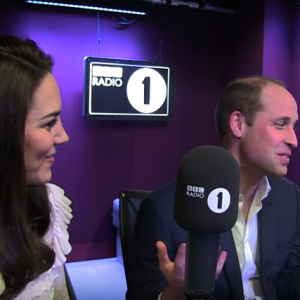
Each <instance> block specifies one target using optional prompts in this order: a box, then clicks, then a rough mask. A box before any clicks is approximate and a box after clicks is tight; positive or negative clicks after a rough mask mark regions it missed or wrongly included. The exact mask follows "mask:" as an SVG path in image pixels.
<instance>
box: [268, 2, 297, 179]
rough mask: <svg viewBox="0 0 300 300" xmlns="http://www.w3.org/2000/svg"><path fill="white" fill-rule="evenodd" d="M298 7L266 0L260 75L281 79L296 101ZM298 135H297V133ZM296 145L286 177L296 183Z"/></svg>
mask: <svg viewBox="0 0 300 300" xmlns="http://www.w3.org/2000/svg"><path fill="white" fill-rule="evenodd" d="M299 17H300V8H299V6H298V5H296V4H290V3H285V2H284V1H278V0H277V1H276V0H266V1H265V14H264V47H263V51H264V60H263V74H264V75H266V76H271V77H275V78H278V79H280V80H282V81H283V82H284V83H285V84H286V86H287V88H288V90H289V91H290V92H291V93H292V95H293V96H294V97H295V99H296V101H297V103H298V105H299V103H300V100H299V99H300V88H299V79H300V72H299V64H300V59H299V50H300V38H299V34H300V22H299ZM297 136H298V138H299V134H297ZM299 162H300V148H299V147H298V148H296V149H295V150H294V151H293V156H292V158H291V162H290V165H289V170H288V174H287V177H288V178H289V179H291V180H293V181H295V182H296V183H297V184H298V185H300V178H299Z"/></svg>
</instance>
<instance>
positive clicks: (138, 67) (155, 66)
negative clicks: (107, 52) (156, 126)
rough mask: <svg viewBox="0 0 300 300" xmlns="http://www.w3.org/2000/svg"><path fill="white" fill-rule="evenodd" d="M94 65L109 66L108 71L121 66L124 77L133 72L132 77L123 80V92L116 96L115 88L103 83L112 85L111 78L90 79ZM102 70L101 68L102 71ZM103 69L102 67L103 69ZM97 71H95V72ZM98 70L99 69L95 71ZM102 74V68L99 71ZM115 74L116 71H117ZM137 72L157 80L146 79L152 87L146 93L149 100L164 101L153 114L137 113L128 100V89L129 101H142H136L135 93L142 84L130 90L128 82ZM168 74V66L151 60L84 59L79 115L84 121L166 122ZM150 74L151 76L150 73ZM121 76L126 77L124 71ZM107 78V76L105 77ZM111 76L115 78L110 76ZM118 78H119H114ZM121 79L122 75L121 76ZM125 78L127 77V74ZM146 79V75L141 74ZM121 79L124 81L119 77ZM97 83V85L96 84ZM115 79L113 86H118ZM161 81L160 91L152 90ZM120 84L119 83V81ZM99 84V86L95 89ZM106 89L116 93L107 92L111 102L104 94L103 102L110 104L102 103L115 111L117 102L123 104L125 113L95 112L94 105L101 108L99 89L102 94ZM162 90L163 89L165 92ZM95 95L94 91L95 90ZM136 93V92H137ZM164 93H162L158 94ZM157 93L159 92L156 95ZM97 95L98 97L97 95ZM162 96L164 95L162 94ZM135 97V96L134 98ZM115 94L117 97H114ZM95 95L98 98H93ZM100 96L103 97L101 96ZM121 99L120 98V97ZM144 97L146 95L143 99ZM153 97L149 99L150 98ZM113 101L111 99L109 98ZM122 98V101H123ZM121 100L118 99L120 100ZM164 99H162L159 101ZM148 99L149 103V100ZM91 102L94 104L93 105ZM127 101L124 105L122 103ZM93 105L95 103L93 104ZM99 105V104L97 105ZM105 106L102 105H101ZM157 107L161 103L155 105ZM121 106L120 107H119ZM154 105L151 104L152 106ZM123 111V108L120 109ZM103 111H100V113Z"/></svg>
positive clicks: (168, 93)
mask: <svg viewBox="0 0 300 300" xmlns="http://www.w3.org/2000/svg"><path fill="white" fill-rule="evenodd" d="M95 66H100V67H108V68H107V69H108V71H109V69H110V68H114V69H116V67H120V68H121V69H122V70H123V68H127V69H126V74H127V73H129V74H131V73H130V72H132V74H131V75H130V77H129V78H125V81H124V82H122V84H124V87H122V93H120V94H118V93H119V91H118V87H111V86H108V87H107V86H105V82H106V84H107V83H109V84H111V85H112V84H114V83H115V82H114V81H112V79H114V78H111V79H110V78H107V80H106V81H105V80H104V79H106V78H104V77H100V76H99V77H97V78H98V81H97V79H95V76H94V77H93V72H94V73H95V71H93V70H95V68H94V67H95ZM102 69H103V68H102ZM104 69H105V68H104ZM96 70H97V69H96ZM98 70H99V68H98ZM100 71H101V68H100ZM117 71H118V70H117ZM137 71H139V73H145V72H146V73H147V72H148V74H150V73H151V74H150V76H152V75H153V73H154V76H155V78H154V79H157V80H153V79H152V77H148V76H147V77H145V78H148V79H149V78H150V79H149V81H148V83H149V84H148V85H149V86H151V84H152V86H151V94H150V87H149V88H148V93H149V94H150V95H149V97H148V98H150V100H151V99H155V101H156V102H157V101H158V100H157V98H161V101H163V102H162V103H163V104H161V106H159V109H157V110H156V111H150V112H145V111H143V112H142V111H141V110H137V108H136V107H137V106H135V107H134V106H133V104H134V102H132V100H129V90H131V91H132V92H131V96H130V97H131V99H134V101H135V98H138V100H137V101H138V102H141V100H140V99H139V96H137V95H140V94H141V93H140V94H138V93H139V91H141V84H140V83H138V86H137V89H135V86H133V88H131V89H129V87H128V86H129V81H130V79H131V78H133V76H132V75H133V73H135V77H137V75H136V74H137ZM170 71H171V68H170V66H169V65H167V64H164V63H161V62H151V61H138V60H127V59H114V58H101V57H92V56H86V57H85V58H84V84H83V101H82V103H83V105H82V115H83V117H84V118H85V119H87V120H148V121H152V120H164V121H167V120H168V119H169V118H170ZM149 72H150V73H149ZM160 73H161V74H160ZM123 74H125V72H123ZM104 76H106V75H104ZM112 76H114V75H112ZM116 76H117V77H118V76H119V75H116ZM120 76H122V75H120ZM126 76H127V75H126ZM143 76H145V75H143ZM121 79H123V78H122V77H121ZM95 80H96V82H95ZM117 80H118V78H116V84H117ZM162 80H163V81H164V84H165V85H164V84H163V89H157V88H155V87H156V86H157V87H158V86H159V87H162ZM119 82H120V80H119ZM131 82H134V81H133V79H132V80H131ZM153 82H154V83H155V84H156V86H153V84H154V83H153ZM98 85H99V86H98ZM125 85H126V92H124V89H125ZM130 85H132V83H130ZM109 88H111V89H112V88H114V89H115V91H116V93H112V91H110V93H112V94H110V95H111V96H110V99H106V98H107V97H106V96H105V93H103V101H110V102H112V104H110V103H108V104H105V105H106V106H107V105H108V106H113V108H115V107H116V109H118V105H119V104H120V103H119V102H121V101H123V106H124V105H125V107H126V109H125V110H126V111H105V110H104V109H103V110H102V109H95V106H96V105H98V106H101V105H102V104H101V102H99V101H102V100H99V98H100V96H99V93H101V89H102V91H103V89H109ZM164 89H165V90H164ZM95 90H96V92H93V91H95ZM136 90H137V92H136ZM161 90H163V91H161ZM157 91H158V92H157ZM96 93H97V95H96ZM145 93H146V92H145V87H143V92H142V94H143V95H145ZM154 93H156V95H155V97H154V96H152V95H154ZM157 93H160V94H158V96H159V95H161V97H157ZM164 93H165V94H164ZM136 94H137V95H136ZM114 95H116V96H114ZM96 96H97V97H96ZM101 97H102V95H101ZM120 97H121V98H120ZM143 97H144V98H145V96H143ZM151 97H152V98H151ZM111 98H112V99H111ZM123 98H124V99H123ZM144 98H143V101H145V99H144ZM120 99H121V100H120ZM162 99H164V100H162ZM150 100H148V101H150ZM93 101H94V102H93ZM95 101H98V103H96V102H95ZM114 101H115V102H116V103H117V105H114ZM125 102H126V103H125ZM95 103H96V104H95ZM99 103H100V104H99ZM103 103H104V102H103ZM150 103H153V101H152V102H149V103H146V104H148V107H149V105H150ZM158 105H160V104H158ZM120 106H122V105H120ZM152 106H153V104H152ZM122 109H123V110H124V107H123V108H122ZM101 110H102V111H101Z"/></svg>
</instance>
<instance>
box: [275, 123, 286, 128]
mask: <svg viewBox="0 0 300 300" xmlns="http://www.w3.org/2000/svg"><path fill="white" fill-rule="evenodd" d="M275 126H276V127H277V128H279V129H282V128H283V127H284V126H285V123H276V124H275Z"/></svg>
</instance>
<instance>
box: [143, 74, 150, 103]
mask: <svg viewBox="0 0 300 300" xmlns="http://www.w3.org/2000/svg"><path fill="white" fill-rule="evenodd" d="M143 85H144V104H145V105H147V104H148V105H149V104H150V77H149V76H146V77H145V78H144V80H143Z"/></svg>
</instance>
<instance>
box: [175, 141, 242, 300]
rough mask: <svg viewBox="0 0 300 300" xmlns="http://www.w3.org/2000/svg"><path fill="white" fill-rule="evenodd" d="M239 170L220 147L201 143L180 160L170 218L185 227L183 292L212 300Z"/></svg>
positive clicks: (233, 208)
mask: <svg viewBox="0 0 300 300" xmlns="http://www.w3.org/2000/svg"><path fill="white" fill-rule="evenodd" d="M239 183H240V173H239V166H238V163H237V161H236V160H235V158H234V157H233V156H232V155H231V154H230V153H229V152H228V151H227V150H225V149H224V148H221V147H218V146H199V147H196V148H194V149H192V150H191V151H189V152H188V153H187V154H186V155H185V156H184V157H183V158H182V160H181V162H180V165H179V169H178V174H177V179H176V192H175V204H174V218H175V221H176V222H177V223H178V225H179V226H180V227H182V228H183V229H185V230H186V231H187V242H186V257H185V279H184V294H185V297H186V299H193V300H194V299H197V300H203V299H212V297H213V292H214V289H215V276H216V266H217V259H218V255H219V247H220V234H221V233H222V232H225V231H228V230H230V229H231V228H232V227H233V226H234V224H235V222H236V220H237V214H238V200H239Z"/></svg>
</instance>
